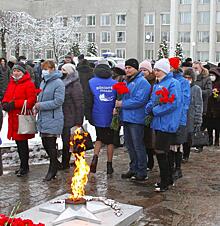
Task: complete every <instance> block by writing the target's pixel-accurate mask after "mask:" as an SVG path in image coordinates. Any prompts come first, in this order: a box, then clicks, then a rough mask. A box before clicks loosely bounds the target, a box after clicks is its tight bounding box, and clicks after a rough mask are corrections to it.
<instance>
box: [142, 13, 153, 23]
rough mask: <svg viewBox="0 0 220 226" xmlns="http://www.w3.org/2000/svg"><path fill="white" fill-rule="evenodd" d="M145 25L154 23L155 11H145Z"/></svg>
mask: <svg viewBox="0 0 220 226" xmlns="http://www.w3.org/2000/svg"><path fill="white" fill-rule="evenodd" d="M144 25H154V13H145V16H144Z"/></svg>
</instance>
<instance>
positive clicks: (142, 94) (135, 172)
mask: <svg viewBox="0 0 220 226" xmlns="http://www.w3.org/2000/svg"><path fill="white" fill-rule="evenodd" d="M138 69H139V63H138V61H137V60H136V59H133V58H131V59H128V60H127V61H126V62H125V73H126V83H127V87H128V89H129V93H127V94H124V95H123V98H122V100H121V101H118V100H117V101H116V107H120V108H121V120H122V121H123V128H124V140H125V145H126V147H127V149H128V153H129V157H130V164H129V171H128V172H127V173H125V174H122V175H121V177H122V178H123V179H126V178H132V179H133V180H137V181H143V180H145V179H146V178H147V154H146V151H145V145H144V125H145V120H144V117H145V112H144V109H145V105H146V104H147V101H148V100H149V95H150V91H151V85H150V84H149V82H148V81H147V80H146V79H145V78H144V76H143V72H140V71H138Z"/></svg>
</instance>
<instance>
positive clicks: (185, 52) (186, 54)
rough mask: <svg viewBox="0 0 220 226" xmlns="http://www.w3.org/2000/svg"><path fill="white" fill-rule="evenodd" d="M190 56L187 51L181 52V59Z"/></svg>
mask: <svg viewBox="0 0 220 226" xmlns="http://www.w3.org/2000/svg"><path fill="white" fill-rule="evenodd" d="M189 56H190V51H188V50H183V57H184V58H187V57H189Z"/></svg>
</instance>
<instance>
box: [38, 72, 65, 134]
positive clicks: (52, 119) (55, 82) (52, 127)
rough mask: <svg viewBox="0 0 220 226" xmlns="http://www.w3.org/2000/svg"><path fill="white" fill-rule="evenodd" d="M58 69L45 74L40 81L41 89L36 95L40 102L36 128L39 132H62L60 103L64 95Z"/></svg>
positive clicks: (62, 120) (62, 118)
mask: <svg viewBox="0 0 220 226" xmlns="http://www.w3.org/2000/svg"><path fill="white" fill-rule="evenodd" d="M61 77H62V75H61V73H60V72H59V71H55V72H53V73H50V74H49V75H47V76H45V77H44V78H43V80H42V82H41V85H40V89H41V90H42V91H41V92H40V94H39V96H38V102H39V103H40V107H39V113H38V120H37V128H38V131H39V132H40V133H47V134H54V135H59V134H62V130H63V124H64V117H63V110H62V105H63V102H64V96H65V86H64V83H63V81H62V80H61V79H60V78H61Z"/></svg>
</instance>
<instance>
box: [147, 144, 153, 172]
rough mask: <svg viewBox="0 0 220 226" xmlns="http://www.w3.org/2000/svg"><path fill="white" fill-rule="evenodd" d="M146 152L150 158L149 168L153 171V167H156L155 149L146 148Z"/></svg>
mask: <svg viewBox="0 0 220 226" xmlns="http://www.w3.org/2000/svg"><path fill="white" fill-rule="evenodd" d="M146 151H147V157H148V161H147V168H149V169H153V167H154V149H152V148H147V147H146Z"/></svg>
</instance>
